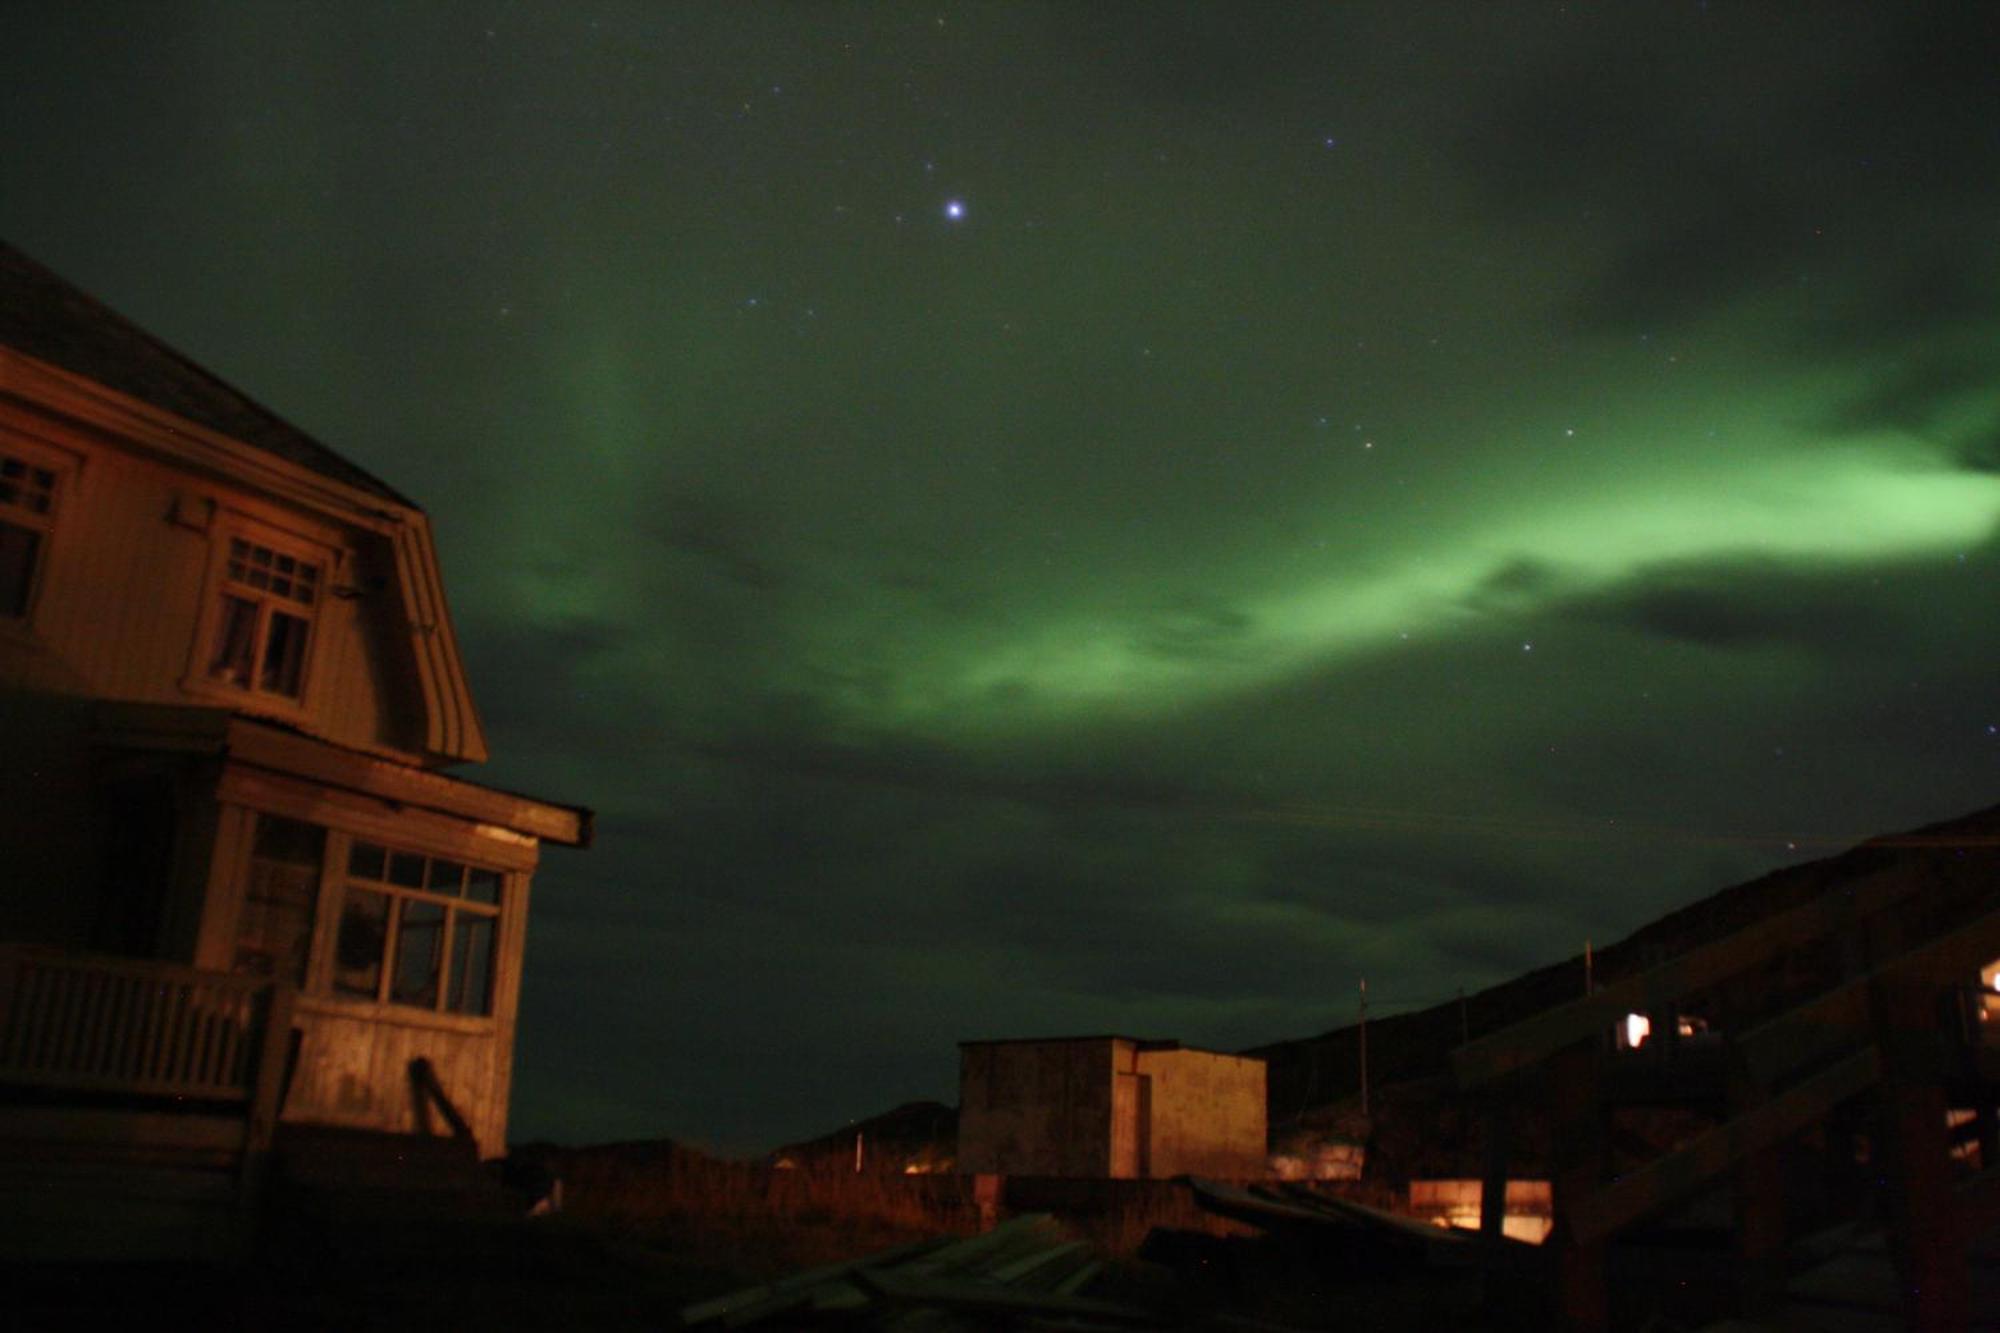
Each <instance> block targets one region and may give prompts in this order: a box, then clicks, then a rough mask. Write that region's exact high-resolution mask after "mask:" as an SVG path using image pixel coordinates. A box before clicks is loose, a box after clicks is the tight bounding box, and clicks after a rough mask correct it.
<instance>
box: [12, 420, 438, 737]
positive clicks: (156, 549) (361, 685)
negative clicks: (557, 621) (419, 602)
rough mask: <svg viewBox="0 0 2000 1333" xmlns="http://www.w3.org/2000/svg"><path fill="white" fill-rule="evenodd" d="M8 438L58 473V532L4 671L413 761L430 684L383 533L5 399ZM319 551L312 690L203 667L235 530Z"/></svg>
mask: <svg viewBox="0 0 2000 1333" xmlns="http://www.w3.org/2000/svg"><path fill="white" fill-rule="evenodd" d="M0 450H4V451H5V452H7V453H10V454H15V455H18V456H23V457H26V458H29V459H31V460H32V461H34V462H37V463H39V464H41V465H43V466H50V467H54V468H56V469H57V470H58V471H59V473H60V474H61V477H62V480H61V482H60V483H59V493H58V500H57V509H58V512H57V515H56V519H55V525H54V530H53V532H52V534H51V537H50V540H49V542H48V544H47V549H46V550H45V552H44V554H43V557H42V568H41V571H40V575H39V586H38V588H37V590H36V593H35V597H34V604H33V606H32V609H31V610H30V612H29V615H28V618H27V622H26V624H25V625H17V624H8V625H7V626H6V628H5V631H4V633H3V634H0V638H4V639H5V640H9V641H11V642H9V643H6V644H0V685H16V686H23V687H32V688H37V689H47V690H60V691H62V692H66V693H80V694H89V695H94V696H97V697H102V698H112V699H121V700H129V701H133V702H142V703H165V704H215V705H220V706H224V707H230V708H234V709H237V710H238V711H242V712H247V713H255V714H261V715H267V716H271V717H274V718H277V719H279V720H281V721H285V722H289V723H292V724H294V725H298V726H301V727H303V728H304V729H305V730H307V731H309V732H311V733H313V734H315V735H319V736H321V737H323V738H325V739H328V740H331V741H335V742H337V743H339V744H343V745H349V746H353V747H356V748H359V749H367V750H373V751H376V752H378V753H384V754H386V755H388V756H389V757H395V758H406V759H414V758H415V757H416V756H418V755H419V754H421V753H422V750H423V740H424V737H423V731H422V704H421V691H420V689H419V687H418V685H417V682H416V680H415V664H414V660H413V658H412V654H411V649H410V646H409V638H408V629H407V626H404V625H401V624H399V623H398V619H399V617H398V616H397V615H396V613H394V612H392V611H391V610H390V609H389V608H390V607H392V606H393V605H394V604H395V601H396V598H395V594H394V591H393V588H390V587H387V586H384V587H380V588H378V587H376V586H375V585H374V584H373V582H372V581H373V580H375V579H387V578H391V577H393V576H394V573H395V569H394V555H393V552H392V551H391V549H390V545H389V541H388V539H387V538H386V537H384V536H382V535H380V534H378V533H375V532H372V531H368V530H366V529H363V528H359V527H342V526H339V525H336V524H334V523H332V522H329V521H327V520H325V519H323V518H320V517H316V516H311V515H308V514H306V513H305V512H303V511H301V510H297V509H295V508H293V507H289V506H283V505H279V504H276V503H273V502H270V501H268V500H264V499H261V498H259V497H258V496H257V495H256V494H255V493H254V492H253V491H252V490H251V489H249V488H247V487H244V486H239V485H233V484H232V483H230V482H229V481H227V480H225V479H223V478H221V477H219V476H207V475H200V474H195V473H191V472H184V471H179V470H176V469H173V468H171V467H169V466H167V465H166V464H164V463H160V462H155V461H153V460H152V459H151V458H150V457H146V456H142V455H139V454H135V453H132V452H128V451H127V450H125V449H123V448H120V447H116V446H113V445H110V444H107V443H105V442H103V441H101V440H97V439H95V438H93V437H92V436H90V435H89V434H87V433H86V432H84V431H83V430H81V429H78V428H74V427H70V426H68V425H67V424H66V423H63V422H60V421H56V420H51V419H48V418H43V417H40V416H37V415H34V414H31V413H29V412H27V411H25V410H24V409H21V408H19V407H16V406H13V405H11V404H6V403H4V402H0ZM233 532H236V533H241V534H242V535H245V536H248V537H251V538H253V539H256V538H261V539H263V540H264V541H265V542H267V543H282V544H285V545H288V546H290V547H291V548H293V549H295V550H297V551H299V552H300V553H302V554H307V553H309V554H313V555H316V556H318V557H319V558H320V560H321V561H322V562H323V564H324V566H325V567H324V568H323V570H322V579H323V581H324V583H325V585H326V586H327V588H328V589H331V588H332V587H334V586H340V587H344V588H348V589H352V590H354V591H356V592H357V593H358V594H359V595H357V596H354V597H351V598H350V597H340V596H332V595H326V594H323V595H322V596H321V597H320V599H319V604H318V608H317V613H316V616H315V623H314V628H313V641H312V644H311V647H310V649H309V654H310V655H309V658H308V668H307V669H308V677H307V683H306V691H305V698H304V700H303V702H302V704H296V705H295V704H292V703H290V702H288V701H285V700H282V699H276V698H273V697H271V696H260V695H257V694H254V693H250V692H245V691H240V690H232V689H228V688H226V687H222V686H215V685H210V684H208V683H207V682H205V681H203V680H202V679H201V678H200V677H201V670H202V668H203V666H204V665H205V663H206V658H207V652H208V647H209V644H208V642H207V630H208V624H207V621H208V616H207V615H205V612H208V611H209V609H210V607H211V604H212V603H214V602H215V601H216V599H217V598H218V597H219V595H220V594H219V590H218V587H217V579H218V578H219V576H220V556H221V553H222V552H223V551H225V550H226V549H227V542H228V538H229V536H230V534H231V533H233Z"/></svg>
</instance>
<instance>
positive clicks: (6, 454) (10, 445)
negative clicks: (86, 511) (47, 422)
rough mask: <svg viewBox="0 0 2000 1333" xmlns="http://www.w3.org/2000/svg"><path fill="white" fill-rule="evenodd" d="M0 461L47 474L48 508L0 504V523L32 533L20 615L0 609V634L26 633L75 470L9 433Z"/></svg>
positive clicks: (2, 440) (70, 499)
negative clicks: (32, 547)
mask: <svg viewBox="0 0 2000 1333" xmlns="http://www.w3.org/2000/svg"><path fill="white" fill-rule="evenodd" d="M0 459H5V460H7V461H10V462H18V463H20V464H21V465H22V466H23V467H24V468H27V469H29V470H30V472H31V474H32V472H34V471H40V472H46V473H48V474H50V477H51V484H50V486H49V507H48V509H47V510H45V511H36V510H34V509H33V508H31V507H29V506H27V505H25V504H16V503H10V502H7V501H0V522H4V523H7V524H8V525H10V526H12V527H16V528H21V529H23V530H25V531H28V532H32V533H34V534H35V536H36V539H37V542H36V547H35V562H34V566H33V568H31V569H30V570H29V571H28V590H27V596H26V598H25V599H24V602H23V605H22V607H21V613H20V614H19V615H10V614H8V613H7V612H6V611H5V610H4V609H0V632H12V633H17V634H18V633H26V632H28V631H29V630H31V629H32V627H33V625H34V623H35V617H36V612H37V611H38V610H39V609H40V607H41V603H42V589H43V588H44V587H45V586H46V585H47V583H48V572H49V564H50V559H51V555H52V553H53V551H54V550H55V545H56V540H57V536H56V534H57V531H58V529H59V528H60V527H61V526H62V522H63V514H64V512H65V511H66V510H67V509H69V508H71V507H72V506H73V505H74V503H75V500H76V484H75V483H76V476H77V468H76V466H75V462H74V460H73V459H71V458H68V457H66V456H65V455H62V454H59V453H57V452H56V451H54V450H51V449H47V448H43V447H41V446H38V445H36V444H35V443H33V442H32V441H29V440H26V439H23V438H22V437H20V436H19V435H15V434H13V433H11V432H9V433H6V434H0Z"/></svg>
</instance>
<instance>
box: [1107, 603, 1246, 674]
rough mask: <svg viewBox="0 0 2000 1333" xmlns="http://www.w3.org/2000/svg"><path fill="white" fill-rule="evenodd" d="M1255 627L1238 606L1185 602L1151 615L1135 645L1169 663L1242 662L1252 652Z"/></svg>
mask: <svg viewBox="0 0 2000 1333" xmlns="http://www.w3.org/2000/svg"><path fill="white" fill-rule="evenodd" d="M1255 624H1256V622H1255V621H1254V620H1253V619H1252V617H1251V616H1250V615H1249V613H1247V612H1245V611H1242V610H1239V609H1237V608H1235V607H1230V606H1223V605H1217V604H1213V603H1204V602H1201V601H1198V600H1195V599H1185V600H1183V601H1182V602H1180V603H1179V604H1177V605H1174V606H1170V607H1167V608H1165V609H1163V610H1160V611H1157V612H1154V613H1153V614H1151V615H1149V616H1147V617H1146V618H1145V619H1144V621H1143V623H1142V625H1141V627H1140V629H1139V632H1138V633H1137V634H1135V635H1134V636H1133V640H1132V646H1133V648H1134V649H1136V650H1137V651H1138V652H1140V653H1143V654H1145V655H1146V656H1148V657H1156V658H1160V659H1163V660H1165V661H1169V662H1214V661H1227V660H1232V659H1240V658H1242V657H1243V656H1244V655H1245V654H1246V653H1248V652H1249V651H1250V650H1251V642H1252V632H1253V630H1254V629H1255Z"/></svg>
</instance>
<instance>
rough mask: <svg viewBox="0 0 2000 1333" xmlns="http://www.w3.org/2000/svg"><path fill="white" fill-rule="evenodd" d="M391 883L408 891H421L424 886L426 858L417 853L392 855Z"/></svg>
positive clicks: (396, 853)
mask: <svg viewBox="0 0 2000 1333" xmlns="http://www.w3.org/2000/svg"><path fill="white" fill-rule="evenodd" d="M389 882H390V883H391V884H400V885H402V886H403V887H404V888H406V889H421V888H422V887H423V886H424V858H423V857H421V856H418V855H417V854H416V853H415V852H392V853H390V855H389Z"/></svg>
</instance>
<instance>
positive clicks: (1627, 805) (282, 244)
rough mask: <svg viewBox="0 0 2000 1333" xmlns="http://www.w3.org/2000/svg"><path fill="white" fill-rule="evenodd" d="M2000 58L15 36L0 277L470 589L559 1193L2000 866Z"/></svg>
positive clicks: (1575, 41)
mask: <svg viewBox="0 0 2000 1333" xmlns="http://www.w3.org/2000/svg"><path fill="white" fill-rule="evenodd" d="M1991 21H1992V10H1991V9H1990V8H1988V7H1986V6H1983V5H1978V4H1966V5H1937V6H1933V5H1929V4H1921V3H1912V4H1905V3H1881V4H1875V5H1865V6H1853V5H1837V4H1813V5H1785V6H1780V5H1764V4H1756V5H1749V4H1730V3H1725V2H1724V0H1714V3H1710V4H1698V3H1649V4H1641V3H1629V4H1618V5H1583V4H1568V5H1560V4H1549V3H1540V4H1490V5H1488V4H1478V5H1474V4H1432V5H1416V4H1410V3H1401V2H1399V3H1385V4H1372V5H1330V4H1323V5H1305V4H1299V5H1291V6H1281V5H1277V4H1271V5H1262V4H1258V5H1251V4H1240V3H1237V4H1224V3H1218V4H1212V5H1210V4H1185V3H1174V4H1166V3H1162V4H1156V5H1145V6H1140V5H1125V4H1113V3H1089V4H1083V3H1077V4H1066V5H1034V4H1026V3H1020V4H980V5H972V4H957V3H933V4H927V5H921V6H908V5H900V4H849V5H842V4H834V3H825V4H777V3H770V4H756V5H748V4H729V5H724V4H709V5H676V4H655V3H640V2H639V0H627V2H626V3H611V2H609V0H604V2H601V3H589V2H588V0H545V2H543V3H528V2H525V0H523V2H521V3H457V4H445V3H437V4H366V3H352V2H347V3H341V4H321V5H313V6H306V5H291V4H282V3H238V4H214V5H186V4H168V3H157V4H142V3H129V4H91V3H73V2H71V0H63V2H61V3H55V2H51V3H23V2H22V0H11V2H9V3H5V4H0V31H4V36H0V235H4V236H6V237H7V238H8V239H9V240H11V241H12V242H13V243H14V244H16V245H18V246H20V247H21V248H22V249H24V250H26V251H27V252H28V253H29V254H31V255H33V256H34V257H36V258H38V259H39V260H40V261H41V262H43V263H45V264H47V265H49V266H50V267H52V268H54V269H55V270H57V271H58V272H59V273H62V274H63V275H64V276H66V277H68V278H69V279H70V280H71V281H73V282H75V283H77V284H78V285H79V286H81V287H83V288H84V289H85V290H87V291H90V292H92V293H93V294H94V295H96V296H98V297H99V298H100V299H102V300H104V301H105V302H107V303H108V304H110V305H111V306H112V307H114V308H115V309H118V310H119V311H121V312H122V313H124V314H126V315H128V316H130V317H131V318H133V319H135V320H137V321H138V322H139V323H141V324H142V325H144V326H146V327H147V328H149V329H150V330H152V331H153V332H155V333H157V334H158V335H160V336H161V337H163V338H164V339H166V340H167V341H169V342H170V343H172V344H174V345H175V346H177V347H179V348H180V349H181V350H183V351H185V352H186V353H188V354H189V355H190V356H192V357H193V358H194V359H195V360H197V361H199V362H200V363H202V364H203V365H205V366H207V367H209V368H210V369H212V370H214V371H215V372H216V373H218V374H220V375H222V376H223V377H224V378H226V379H228V380H230V381H231V382H233V383H235V384H237V385H238V386H240V387H241V388H243V389H244V390H246V391H247V392H249V393H250V394H251V395H252V396H253V397H256V398H258V399H259V400H261V401H263V402H264V403H266V404H268V405H269V406H270V407H272V408H273V409H274V410H276V411H277V412H278V413H280V414H281V415H283V416H285V417H287V418H288V419H290V420H292V421H293V422H295V423H296V424H298V425H299V426H300V427H302V428H303V429H305V430H306V431H308V432H310V433H312V434H313V435H315V436H316V437H318V438H320V439H322V440H324V441H325V442H326V443H328V444H330V445H331V446H333V447H334V448H335V449H337V450H339V451H341V452H342V453H344V454H346V455H347V456H349V457H351V458H353V459H354V460H355V461H357V462H359V463H360V464H362V465H363V466H365V467H367V468H369V469H371V470H373V471H375V472H377V473H379V474H380V475H382V476H383V477H384V478H386V479H387V480H389V481H390V482H391V483H392V484H393V485H395V486H396V487H397V488H398V489H400V490H403V491H404V492H406V493H408V494H411V495H414V496H415V497H417V498H418V499H419V500H420V501H421V502H422V503H424V505H425V506H426V508H427V509H428V510H429V511H430V513H431V514H432V516H433V518H434V520H435V523H436V528H437V534H438V539H439V542H440V546H441V553H442V557H443V562H444V571H445V576H446V580H447V584H448V586H449V588H450V591H451V594H452V606H453V612H454V617H455V620H456V623H457V627H458V631H459V635H460V639H461V642H462V645H463V648H464V652H465V655H466V658H467V660H468V664H469V669H470V671H471V675H472V684H473V688H474V691H475V694H476V695H477V697H478V699H479V700H480V703H481V706H482V711H483V714H484V717H485V719H486V723H487V726H488V729H489V733H490V740H491V743H492V746H493V750H494V754H495V759H494V761H493V762H492V763H491V764H490V765H488V766H486V767H485V768H484V769H481V770H475V771H472V772H471V773H470V774H469V775H470V776H474V777H477V778H480V779H482V780H484V781H488V782H492V783H496V784H499V785H502V786H510V787H517V788H520V789H524V790H527V791H531V792H534V793H536V794H538V795H543V796H547V797H549V798H552V799H556V800H562V801H567V802H574V803H578V804H584V805H589V806H591V807H593V808H595V809H596V810H597V811H598V828H599V838H598V842H597V845H596V846H595V847H593V848H592V849H590V850H589V851H587V852H583V853H571V852H564V851H560V850H552V851H550V852H548V853H547V854H546V856H545V858H544V870H543V872H542V874H541V876H540V877H539V878H538V880H537V888H536V895H537V896H536V899H535V903H534V919H533V926H532V929H531V931H530V938H529V953H528V972H527V983H526V989H525V994H524V999H523V1023H522V1029H521V1036H520V1045H519V1052H518V1061H517V1072H516V1083H515V1101H514V1107H515V1111H514V1123H513V1132H514V1134H515V1136H516V1137H517V1138H528V1137H554V1138H558V1139H562V1140H566V1141H570V1142H586V1141H595V1140H604V1139H611V1138H632V1137H653V1136H659V1135H670V1136H673V1137H677V1138H687V1139H691V1140H694V1141H698V1142H703V1143H707V1144H710V1145H713V1146H716V1147H720V1148H724V1149H731V1150H751V1149H757V1148H763V1147H768V1146H770V1145H772V1144H774V1143H776V1142H779V1141H782V1140H784V1139H787V1138H794V1137H800V1136H803V1135H806V1134H810V1133H816V1132H819V1131H821V1130H825V1129H830V1128H833V1127H835V1126H837V1125H839V1124H842V1123H843V1122H844V1121H846V1120H847V1119H848V1118H850V1117H853V1116H859V1115H864V1114H869V1113H872V1112H874V1111H877V1110H881V1109H884V1108H885V1107H887V1106H889V1105H892V1104H894V1103H896V1102H899V1101H902V1100H906V1099H909V1098H915V1097H926V1096H928V1097H937V1098H940V1099H943V1100H950V1099H951V1098H952V1097H953V1096H954V1095H955V1088H956V1071H957V1053H956V1049H955V1045H954V1043H955V1042H956V1041H958V1040H959V1039H961V1038H972V1037H994V1036H1021V1035H1039V1034H1050V1033H1084V1032H1102V1031H1120V1032H1132V1033H1136V1034H1138V1035H1143V1036H1168V1037H1179V1038H1181V1039H1183V1040H1186V1041H1189V1042H1193V1043H1198V1044H1206V1045H1215V1046H1220V1047H1223V1048H1230V1047H1237V1046H1243V1045H1248V1044H1252V1043H1256V1042H1264V1041H1271V1040H1276V1039H1278V1038H1282V1037H1288V1036H1299V1035H1305V1034H1308V1033H1313V1032H1318V1031H1322V1030H1325V1029H1326V1028H1329V1027H1332V1026H1335V1025H1338V1024H1340V1023H1344V1022H1347V1021H1350V1020H1351V1018H1352V1016H1353V1013H1354V1008H1355V990H1356V984H1357V981H1358V979H1360V978H1361V977H1364V976H1365V977H1366V978H1367V979H1368V981H1369V991H1370V996H1371V1000H1372V1001H1373V1002H1374V1004H1375V1011H1376V1012H1385V1011H1387V1012H1394V1011H1397V1010H1400V1009H1403V1008H1407V1007H1413V1006H1416V1005H1420V1004H1423V1003H1427V1002H1431V1001H1436V1000H1441V999H1444V998H1447V997H1449V996H1451V995H1452V994H1454V993H1455V992H1456V990H1457V989H1458V988H1459V987H1460V986H1464V987H1466V988H1468V989H1475V988H1478V987H1480V986H1483V985H1486V984H1490V983H1492V982H1495V981H1498V980H1500V979H1503V978H1505V977H1507V976H1510V975H1512V974H1514V973H1516V972H1518V971H1520V970H1522V969H1524V968H1527V967H1530V966H1533V965H1537V964H1541V963H1546V962H1550V961H1553V960H1555V959H1557V958H1560V957H1565V956H1568V955H1572V954H1574V953H1576V952H1578V951H1580V950H1581V948H1582V945H1583V942H1584V940H1585V939H1586V938H1592V939H1595V940H1597V941H1599V942H1602V941H1606V940H1609V939H1614V938H1616V937H1618V936H1620V935H1622V934H1624V933H1626V932H1627V931H1629V930H1631V929H1633V928H1635V927H1636V926H1638V925H1639V924H1641V923H1642V922H1644V921H1646V920H1648V919H1650V918H1651V917H1653V916H1656V915H1658V914H1659V913H1660V912H1662V911H1664V910H1666V909H1668V908H1670V907H1673V906H1675V905H1678V904H1681V903H1684V902H1687V901H1689V900H1691V899H1694V898H1696V897H1699V896H1702V895H1704V894H1707V893H1709V892H1712V891H1714V890H1716V889H1718V888H1721V887H1723V886H1725V885H1727V884H1729V883H1732V882H1735V881H1738V880H1742V879H1745V878H1748V877H1750V876H1752V875H1754V874H1757V873H1760V872H1761V871H1763V870H1766V869H1769V868H1771V867H1773V866H1777V865H1781V864H1786V863H1790V862H1793V861H1797V860H1802V859H1807V858H1810V857H1814V856H1821V855H1826V854H1828V853H1830V852H1832V851H1834V850H1837V849H1838V848H1840V847H1842V846H1845V845H1846V844H1848V843H1849V842H1852V841H1854V840H1856V839H1858V838H1860V837H1863V836H1866V835H1869V834H1871V833H1876V832H1882V831H1888V830H1892V829H1896V828H1900V827H1907V826H1912V825H1915V824H1920V823H1923V822H1926V821H1929V820H1932V819H1937V818H1943V817H1946V816H1949V815H1953V814H1957V813H1962V812H1964V811H1967V810H1970V809H1973V808H1976V807H1980V806H1983V805H1988V804H1992V803H1993V802H1994V801H1995V800H2000V691H1996V688H1995V666H1994V664H1995V662H1996V660H2000V615H1996V613H1995V607H1996V581H1995V575H1996V571H2000V542H1997V541H1996V530H2000V528H1997V527H1996V525H2000V375H1996V373H1995V370H1996V365H1995V362H1996V356H1995V352H1996V347H2000V342H1996V335H2000V304H1996V301H2000V84H1996V76H1995V72H1994V71H1995V68H1996V67H1995V62H1994V59H1993V51H1994V49H1995V46H1994V43H1993V40H1992V39H1993V34H1992V33H1991V32H1990V31H1988V30H1986V28H1987V25H1989V24H1990V23H1991Z"/></svg>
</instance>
